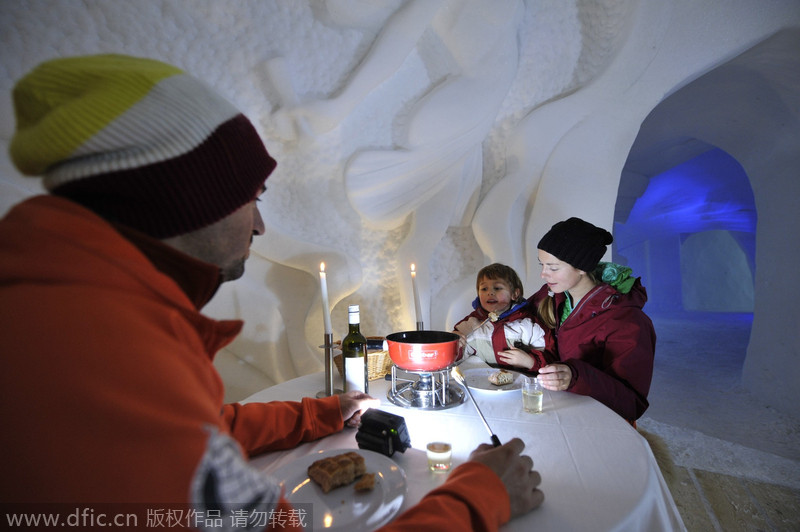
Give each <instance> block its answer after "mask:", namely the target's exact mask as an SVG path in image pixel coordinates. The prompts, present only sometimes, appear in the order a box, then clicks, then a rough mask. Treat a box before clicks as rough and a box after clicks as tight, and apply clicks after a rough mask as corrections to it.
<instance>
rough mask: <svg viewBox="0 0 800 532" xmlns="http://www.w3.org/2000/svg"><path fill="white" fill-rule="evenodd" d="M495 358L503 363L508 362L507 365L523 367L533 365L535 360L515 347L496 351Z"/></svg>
mask: <svg viewBox="0 0 800 532" xmlns="http://www.w3.org/2000/svg"><path fill="white" fill-rule="evenodd" d="M497 359H498V360H499V361H500V362H502V363H504V364H508V365H509V366H514V367H517V368H524V369H531V368H533V365H534V363H535V362H536V361H535V360H534V358H533V357H532V356H531V355H529V354H528V353H526V352H525V351H523V350H522V349H517V348H516V347H514V348H512V349H506V350H505V351H498V353H497Z"/></svg>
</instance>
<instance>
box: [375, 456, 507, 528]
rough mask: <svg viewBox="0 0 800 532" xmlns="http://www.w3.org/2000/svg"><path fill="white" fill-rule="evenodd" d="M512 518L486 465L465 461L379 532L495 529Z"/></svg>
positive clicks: (499, 484) (502, 492)
mask: <svg viewBox="0 0 800 532" xmlns="http://www.w3.org/2000/svg"><path fill="white" fill-rule="evenodd" d="M510 517H511V503H510V500H509V498H508V492H507V491H506V488H505V486H504V485H503V483H502V482H501V481H500V478H499V477H498V476H497V475H496V474H495V473H494V472H493V471H492V470H491V469H489V468H488V467H486V466H485V465H483V464H479V463H477V462H467V463H464V464H462V465H460V466H458V467H457V468H455V469H454V470H453V471H452V472H451V473H450V477H449V478H448V479H447V482H445V483H444V484H443V485H442V486H440V487H438V488H436V489H435V490H433V491H431V492H430V493H429V494H427V495H426V496H425V497H424V498H423V499H422V500H421V501H420V502H419V504H417V505H416V506H414V507H413V508H410V509H408V510H407V511H405V512H404V513H403V514H401V515H400V516H399V517H398V518H397V519H395V520H394V521H392V522H391V523H389V524H388V525H386V526H385V527H383V528H381V529H380V530H381V532H395V531H396V532H406V531H408V530H413V531H414V532H426V531H430V532H441V531H442V530H474V531H486V532H489V531H494V530H497V529H498V528H499V527H500V525H502V524H503V523H505V522H507V521H508V520H509V518H510Z"/></svg>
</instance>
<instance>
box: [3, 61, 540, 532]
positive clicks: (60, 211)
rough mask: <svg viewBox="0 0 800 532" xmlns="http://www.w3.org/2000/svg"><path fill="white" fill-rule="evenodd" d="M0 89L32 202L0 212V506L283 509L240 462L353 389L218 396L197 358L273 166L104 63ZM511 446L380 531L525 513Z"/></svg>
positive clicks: (147, 69)
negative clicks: (229, 399)
mask: <svg viewBox="0 0 800 532" xmlns="http://www.w3.org/2000/svg"><path fill="white" fill-rule="evenodd" d="M13 97H14V108H15V113H16V119H17V131H16V133H15V135H14V137H13V139H12V142H11V147H10V154H11V157H12V160H13V162H14V164H15V165H16V166H17V168H18V169H19V170H20V171H21V172H22V173H23V174H26V175H35V176H42V178H43V185H44V187H45V188H46V189H47V190H48V191H49V192H50V194H49V195H41V196H35V197H33V198H30V199H27V200H25V201H23V202H22V203H20V204H18V205H16V206H15V207H13V208H12V209H11V210H10V211H9V213H8V214H7V215H6V216H5V218H3V219H2V220H0V254H1V255H0V257H1V258H2V260H0V312H2V315H1V316H0V328H1V332H0V353H2V356H3V362H4V371H3V372H0V374H1V375H2V377H0V389H2V393H3V405H4V409H3V414H2V426H3V429H2V431H0V434H1V435H0V442H2V470H0V482H1V484H0V486H1V487H0V505H2V508H3V509H4V510H7V511H9V512H10V511H12V510H14V509H18V508H22V507H23V506H25V504H24V503H30V504H33V505H34V506H33V507H28V506H25V507H27V508H36V505H37V504H38V505H47V504H66V505H80V504H106V503H111V504H114V503H126V504H127V503H134V504H142V505H147V504H152V505H159V504H185V505H191V507H192V508H195V509H200V510H201V511H202V510H204V509H209V510H210V509H217V510H218V509H222V510H225V511H226V512H235V511H237V510H241V509H243V508H247V507H253V506H256V505H281V504H285V503H286V501H285V499H283V494H282V493H281V489H280V486H279V485H278V484H277V482H276V481H275V480H274V479H271V478H269V477H266V476H264V475H263V474H261V473H260V472H259V471H257V470H254V469H252V468H251V467H250V466H249V465H248V462H247V457H248V456H252V455H254V454H257V453H261V452H266V451H272V450H278V449H287V448H291V447H293V446H296V445H297V444H299V443H301V442H304V441H310V440H314V439H317V438H321V437H324V436H326V435H328V434H331V433H334V432H337V431H340V430H342V429H343V427H344V425H345V424H351V425H357V424H358V421H359V418H360V414H361V412H362V411H363V410H364V409H365V408H366V407H367V406H369V404H370V402H371V401H372V399H371V398H370V397H369V396H367V395H364V394H361V393H358V392H353V393H348V394H344V395H340V396H333V397H328V398H324V399H304V400H303V401H301V402H273V403H265V404H247V405H239V404H234V405H223V400H222V398H223V388H222V382H221V380H220V377H219V375H218V374H217V372H216V370H215V369H214V367H213V365H212V360H213V357H214V354H215V353H216V352H217V351H218V350H219V349H220V348H221V347H223V346H225V345H226V344H228V343H229V342H230V341H232V340H233V338H234V337H235V336H236V335H237V334H238V333H239V331H240V330H241V327H242V323H241V322H239V321H234V320H228V321H217V320H212V319H210V318H208V317H206V316H204V315H203V314H201V313H200V309H201V308H202V307H203V306H204V305H205V303H206V302H208V300H209V299H210V298H211V297H212V296H213V294H214V293H215V291H216V290H217V288H218V286H219V284H220V283H221V282H224V281H229V280H233V279H237V278H238V277H240V276H241V275H242V274H243V272H244V263H245V260H246V258H247V256H248V250H249V247H250V243H251V241H252V238H253V237H254V236H255V235H260V234H262V233H263V231H264V225H263V221H262V219H261V215H260V214H259V211H258V208H257V206H256V201H257V198H258V196H259V195H260V194H262V193H263V192H264V190H265V180H266V179H267V177H268V176H269V174H270V173H271V172H272V171H273V169H274V168H275V165H276V163H275V161H274V160H273V159H272V157H270V155H269V154H268V153H267V151H266V149H265V148H264V145H263V143H262V142H261V139H260V138H259V136H258V134H257V133H256V131H255V129H254V128H253V126H252V124H251V123H250V121H249V120H248V119H247V118H246V117H244V116H243V115H242V114H241V113H240V112H238V111H237V110H236V109H235V108H234V107H233V106H232V105H231V104H230V103H229V102H227V101H225V100H224V99H223V98H221V97H220V96H219V95H217V94H216V93H215V92H213V91H212V90H210V89H209V88H208V87H207V86H206V85H204V84H203V83H201V82H199V81H198V80H196V79H194V78H192V77H191V76H189V75H187V74H186V73H184V72H182V71H181V70H179V69H177V68H175V67H173V66H171V65H167V64H164V63H161V62H158V61H153V60H149V59H141V58H134V57H128V56H119V55H102V56H88V57H76V58H66V59H56V60H53V61H49V62H46V63H43V64H41V65H39V66H38V67H37V68H35V69H34V70H33V71H32V72H30V73H29V74H28V75H27V76H25V77H24V78H23V79H22V80H20V81H19V82H18V83H17V85H16V86H15V88H14V94H13ZM522 448H523V444H522V442H521V441H520V440H518V439H515V440H512V441H510V442H508V443H507V444H506V445H503V446H501V447H498V448H491V447H489V446H481V447H479V448H478V449H476V450H475V451H474V452H473V454H472V456H471V458H470V461H468V462H467V463H465V464H462V465H461V466H459V467H458V468H456V469H455V470H454V471H453V472H452V473H451V475H450V476H449V478H448V480H447V482H445V484H444V485H443V486H441V487H440V488H438V489H436V490H434V491H433V492H431V493H430V494H428V495H427V496H426V497H425V498H424V499H423V500H422V501H421V502H420V503H419V504H418V505H417V506H415V507H414V508H411V509H409V510H408V511H407V512H405V513H404V514H402V515H401V516H399V517H398V518H397V519H396V520H395V521H394V522H393V523H391V524H390V525H388V526H387V527H386V528H387V529H396V530H409V529H411V528H412V527H423V528H427V529H430V530H444V529H459V530H468V529H481V530H494V529H497V527H499V526H500V525H501V524H502V523H504V522H506V521H507V520H508V519H510V518H511V517H513V516H515V515H519V514H522V513H525V512H528V511H530V510H531V509H533V508H536V507H538V506H539V505H540V504H541V502H542V499H543V496H542V493H541V491H539V490H538V489H537V486H538V485H539V482H540V480H541V479H540V477H539V474H538V473H537V472H535V471H533V470H532V466H533V463H532V461H531V459H530V458H529V457H527V456H524V455H521V451H522ZM20 505H22V506H20ZM141 524H142V523H140V525H141ZM184 524H185V523H184ZM284 528H286V527H282V529H284Z"/></svg>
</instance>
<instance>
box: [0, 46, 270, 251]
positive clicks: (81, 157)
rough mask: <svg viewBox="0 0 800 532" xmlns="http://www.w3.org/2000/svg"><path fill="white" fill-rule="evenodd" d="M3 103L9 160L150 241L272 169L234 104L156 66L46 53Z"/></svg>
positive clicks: (183, 228) (244, 191)
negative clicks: (9, 112)
mask: <svg viewBox="0 0 800 532" xmlns="http://www.w3.org/2000/svg"><path fill="white" fill-rule="evenodd" d="M13 99H14V111H15V115H16V120H17V130H16V132H15V134H14V137H13V139H12V141H11V147H10V155H11V159H12V161H13V162H14V164H15V165H16V167H17V168H18V169H19V171H20V172H22V173H23V174H25V175H41V176H42V177H43V182H44V187H45V188H46V189H47V190H48V191H50V192H51V193H52V194H54V195H57V196H62V197H65V198H68V199H70V200H72V201H75V202H76V203H79V204H81V205H83V206H85V207H87V208H88V209H90V210H92V211H94V212H95V213H97V214H99V215H100V216H102V217H103V218H105V219H107V220H110V221H113V222H118V223H121V224H123V225H127V226H129V227H132V228H134V229H138V230H139V231H142V232H144V233H146V234H148V235H150V236H152V237H155V238H159V239H161V238H168V237H172V236H176V235H181V234H184V233H189V232H192V231H194V230H196V229H200V228H202V227H205V226H207V225H210V224H212V223H214V222H216V221H218V220H221V219H222V218H224V217H226V216H227V215H229V214H231V213H232V212H234V211H235V210H237V209H239V208H240V207H242V206H243V205H245V204H246V203H249V202H250V201H253V199H255V197H256V196H257V195H258V194H259V193H260V191H261V189H262V187H263V185H264V181H265V180H266V178H267V176H269V174H270V173H271V172H272V170H273V169H274V168H275V165H276V163H275V161H274V160H273V159H272V157H270V155H269V154H268V153H267V150H266V149H265V148H264V144H263V143H262V141H261V139H260V138H259V136H258V133H257V132H256V130H255V128H254V127H253V125H252V124H251V123H250V121H249V120H248V119H247V118H246V117H245V116H244V115H242V114H241V113H240V112H239V111H238V110H237V109H236V108H235V107H233V105H231V104H230V103H229V102H227V101H226V100H224V99H223V98H222V97H220V96H219V95H218V94H216V93H215V92H214V91H213V90H211V89H210V88H209V87H207V86H206V85H205V84H203V83H201V82H200V81H198V80H197V79H195V78H193V77H191V76H189V75H188V74H186V73H184V72H182V71H181V70H179V69H177V68H175V67H173V66H171V65H167V64H164V63H161V62H159V61H154V60H151V59H143V58H136V57H129V56H122V55H97V56H86V57H73V58H66V59H55V60H52V61H48V62H45V63H42V64H41V65H39V66H38V67H36V68H35V69H34V70H33V71H31V72H30V73H29V74H28V75H27V76H25V77H24V78H22V79H21V80H20V81H19V82H18V83H17V85H16V86H15V87H14V91H13Z"/></svg>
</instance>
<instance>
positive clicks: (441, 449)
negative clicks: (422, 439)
mask: <svg viewBox="0 0 800 532" xmlns="http://www.w3.org/2000/svg"><path fill="white" fill-rule="evenodd" d="M452 454H453V451H452V447H451V446H450V444H449V443H445V442H443V441H433V442H431V443H429V444H428V469H430V470H431V471H448V470H449V469H450V458H451V456H452Z"/></svg>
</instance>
